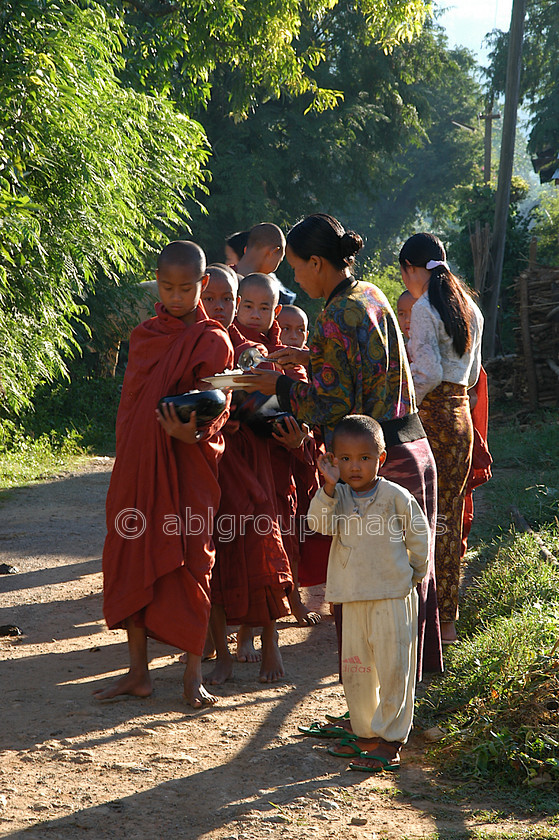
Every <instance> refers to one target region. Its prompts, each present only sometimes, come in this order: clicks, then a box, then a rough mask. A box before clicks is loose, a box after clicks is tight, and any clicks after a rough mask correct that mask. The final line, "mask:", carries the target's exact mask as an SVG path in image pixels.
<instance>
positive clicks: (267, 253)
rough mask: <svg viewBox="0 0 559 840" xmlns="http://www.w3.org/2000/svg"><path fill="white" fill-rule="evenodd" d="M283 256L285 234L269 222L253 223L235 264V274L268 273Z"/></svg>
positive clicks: (275, 267) (276, 265)
mask: <svg viewBox="0 0 559 840" xmlns="http://www.w3.org/2000/svg"><path fill="white" fill-rule="evenodd" d="M284 256H285V236H284V235H283V233H282V231H281V228H279V227H278V226H277V225H274V224H272V223H271V222H262V223H261V224H258V225H254V227H252V228H251V229H250V231H249V234H248V240H247V244H246V248H245V252H244V254H243V256H242V257H241V259H240V260H239V262H238V263H237V266H236V271H237V274H239V275H240V276H241V277H246V276H247V274H254V273H255V272H257V273H262V274H269V273H270V272H272V271H275V270H276V269H277V267H278V265H279V264H280V262H281V261H282V260H283V258H284Z"/></svg>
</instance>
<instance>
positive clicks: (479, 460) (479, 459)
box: [460, 367, 493, 557]
mask: <svg viewBox="0 0 559 840" xmlns="http://www.w3.org/2000/svg"><path fill="white" fill-rule="evenodd" d="M474 390H475V393H476V395H477V401H476V404H475V406H474V407H473V409H472V423H473V427H474V444H473V450H472V468H471V470H470V475H469V476H468V483H467V485H466V495H465V497H464V515H463V520H462V548H461V555H460V556H461V557H464V556H465V555H466V552H467V550H468V537H469V535H470V530H471V528H472V522H473V521H474V499H473V495H472V494H473V490H474V489H475V488H476V487H479V486H480V485H482V484H485V482H486V481H489V479H490V478H491V464H492V463H493V458H492V457H491V453H490V452H489V448H488V446H487V427H488V422H489V396H488V393H487V373H486V372H485V369H484V368H483V367H482V368H481V371H480V373H479V379H478V381H477V383H476V384H475V385H474Z"/></svg>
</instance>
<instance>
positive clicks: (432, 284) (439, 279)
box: [399, 233, 472, 356]
mask: <svg viewBox="0 0 559 840" xmlns="http://www.w3.org/2000/svg"><path fill="white" fill-rule="evenodd" d="M399 261H400V264H401V265H403V266H405V265H406V263H409V264H410V265H414V266H418V267H421V268H426V267H427V264H428V263H429V262H431V261H434V262H439V263H441V262H442V263H446V253H445V249H444V246H443V244H442V242H441V240H440V239H439V238H438V237H436V236H433V234H432V233H416V234H415V235H414V236H410V238H409V239H408V240H407V241H406V242H405V243H404V246H403V248H402V250H401V251H400V255H399ZM427 294H428V297H429V303H430V304H431V306H433V308H434V309H436V310H437V312H438V313H439V315H440V316H441V320H442V322H443V324H444V328H445V330H446V332H447V335H448V336H449V337H450V338H451V339H452V346H453V347H454V350H455V351H456V353H457V355H458V356H463V355H464V353H465V352H466V350H469V349H470V347H471V345H472V336H471V328H470V309H469V307H468V302H467V299H466V296H467V295H468V294H469V292H468V290H467V287H466V286H465V285H464V284H463V283H462V281H461V280H460V279H459V278H458V277H456V276H455V275H454V274H453V273H452V272H451V271H450V269H449V268H448V266H447V265H446V264H445V265H437V266H435V268H433V269H432V271H431V277H430V278H429V285H428V290H427Z"/></svg>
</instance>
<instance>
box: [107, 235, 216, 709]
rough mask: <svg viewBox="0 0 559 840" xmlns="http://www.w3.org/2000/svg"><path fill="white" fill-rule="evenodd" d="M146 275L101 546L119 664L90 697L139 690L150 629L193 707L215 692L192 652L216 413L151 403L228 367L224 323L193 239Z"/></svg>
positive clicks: (200, 615) (206, 562)
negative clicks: (124, 661)
mask: <svg viewBox="0 0 559 840" xmlns="http://www.w3.org/2000/svg"><path fill="white" fill-rule="evenodd" d="M156 276H157V282H158V290H159V296H160V299H161V303H158V304H157V305H156V312H157V316H156V317H155V318H151V319H150V320H148V321H144V323H142V324H140V326H138V327H136V329H135V330H133V332H132V335H131V337H130V351H129V360H128V366H127V369H126V374H125V377H124V382H123V386H122V397H121V401H120V406H119V410H118V416H117V425H116V438H117V440H116V461H115V465H114V469H113V474H112V477H111V483H110V486H109V492H108V495H107V538H106V540H105V547H104V550H103V576H104V605H103V608H104V614H105V619H106V621H107V624H108V626H109V627H110V628H111V629H113V628H116V627H123V628H124V629H125V630H126V632H127V637H128V649H129V657H130V670H129V671H128V673H127V674H126V675H125V676H123V677H121V678H120V679H119V680H117V681H116V682H115V683H113V684H111V685H110V686H108V687H107V688H106V689H99V690H98V691H96V692H94V694H95V696H96V697H97V699H99V700H106V699H109V698H112V697H116V696H117V695H120V694H132V695H136V696H140V697H146V696H148V695H149V694H151V691H152V682H151V678H150V675H149V671H148V659H147V638H148V636H151V637H152V638H155V639H158V640H160V641H163V642H166V643H167V644H169V645H173V646H175V647H178V648H181V649H182V650H184V651H187V652H188V661H187V666H186V670H185V674H184V679H183V684H184V696H185V698H186V700H187V702H188V703H190V704H191V705H192V706H194V707H199V706H202V705H204V704H210V703H214V702H215V700H216V698H215V697H213V696H212V695H211V694H209V693H208V692H207V691H206V689H205V688H204V687H203V685H202V673H201V654H202V650H203V647H204V641H205V638H206V631H207V626H208V620H209V613H210V571H211V567H212V564H213V561H214V554H215V552H214V547H213V542H212V536H211V532H212V526H213V519H214V513H215V511H216V510H217V507H218V505H219V497H220V490H219V484H218V481H217V462H218V459H219V457H220V455H221V454H222V452H223V437H222V435H221V434H220V432H219V430H220V428H221V426H223V424H224V423H225V422H226V420H227V417H228V411H225V412H223V413H222V414H221V415H220V416H219V417H218V418H217V419H216V421H214V422H213V423H212V424H210V425H209V426H205V427H203V428H200V429H197V424H196V415H195V413H193V414H192V415H191V418H190V420H189V422H188V423H182V422H181V421H180V420H179V418H178V416H177V414H176V411H175V409H174V407H173V406H170V407H166V406H164V407H162V409H161V411H159V410H158V409H157V405H158V401H159V400H160V398H161V397H163V396H168V395H172V394H181V393H184V392H185V391H189V390H194V389H198V388H199V387H200V388H201V389H204V388H207V386H206V385H205V384H203V383H202V382H201V380H203V378H204V377H205V376H210V375H213V374H215V373H216V372H221V371H222V370H224V369H225V368H228V367H231V366H232V364H233V349H232V347H231V342H230V340H229V337H228V335H227V332H226V330H224V329H223V327H221V326H220V325H219V324H217V323H216V322H215V321H210V320H209V319H208V318H207V316H206V314H205V312H204V309H203V307H202V306H201V305H199V300H200V294H201V292H202V289H203V288H204V286H205V285H206V284H207V282H208V276H207V274H206V261H205V256H204V252H203V251H202V250H201V248H199V247H198V245H196V244H195V243H193V242H172V243H170V244H169V245H167V247H166V248H164V249H163V251H162V253H161V254H160V256H159V259H158V263H157V274H156Z"/></svg>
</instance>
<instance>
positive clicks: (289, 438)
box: [272, 417, 308, 449]
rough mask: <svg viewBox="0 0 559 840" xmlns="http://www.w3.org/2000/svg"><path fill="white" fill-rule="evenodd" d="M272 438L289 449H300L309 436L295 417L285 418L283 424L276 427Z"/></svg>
mask: <svg viewBox="0 0 559 840" xmlns="http://www.w3.org/2000/svg"><path fill="white" fill-rule="evenodd" d="M272 437H274V438H275V439H276V440H278V441H279V442H280V443H282V444H283V445H284V446H285V447H287V449H298V448H299V447H300V446H301V444H302V443H303V442H304V441H305V440H307V438H308V435H307V434H306V433H305V432H304V431H303V430H302V429H301V427H300V426H299V424H298V423H297V421H296V420H295V418H294V417H284V418H283V420H282V423H281V424H280V423H277V424H276V425H275V431H274V432H273V434H272Z"/></svg>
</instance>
